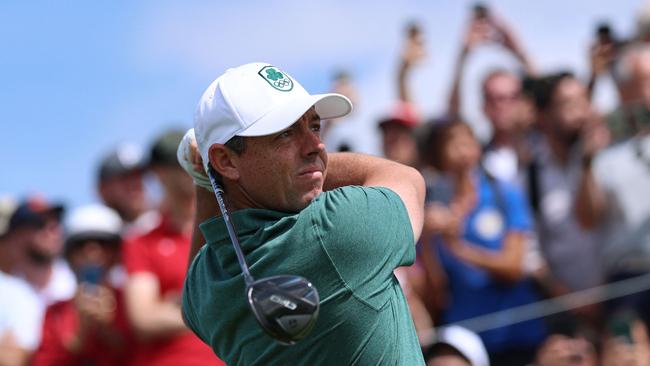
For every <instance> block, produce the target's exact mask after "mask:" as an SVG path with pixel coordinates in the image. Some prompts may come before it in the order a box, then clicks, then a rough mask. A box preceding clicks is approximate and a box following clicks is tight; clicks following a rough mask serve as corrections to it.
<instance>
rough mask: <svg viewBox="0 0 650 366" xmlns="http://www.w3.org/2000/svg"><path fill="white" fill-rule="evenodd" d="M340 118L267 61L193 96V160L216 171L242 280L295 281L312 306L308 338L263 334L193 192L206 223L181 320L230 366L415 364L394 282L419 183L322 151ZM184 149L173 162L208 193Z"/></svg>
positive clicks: (359, 158) (326, 98)
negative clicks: (305, 286)
mask: <svg viewBox="0 0 650 366" xmlns="http://www.w3.org/2000/svg"><path fill="white" fill-rule="evenodd" d="M351 110H352V105H351V103H350V101H349V100H348V99H347V98H346V97H344V96H342V95H339V94H323V95H310V94H308V93H307V92H306V91H305V89H303V87H302V86H301V85H300V84H298V82H297V81H296V80H295V79H293V78H292V77H290V76H289V75H288V74H286V73H285V72H284V71H283V70H281V69H279V68H278V67H275V66H272V65H269V64H265V63H251V64H246V65H243V66H240V67H237V68H234V69H230V70H228V71H226V72H225V73H224V74H223V75H221V76H220V77H219V78H217V79H216V80H215V81H214V82H213V83H212V84H211V85H210V86H209V87H208V88H207V90H206V91H205V92H204V94H203V96H202V97H201V100H200V102H199V105H198V109H197V112H196V115H195V128H194V130H195V136H196V143H197V144H198V151H199V152H200V157H201V158H202V161H203V164H204V168H207V166H208V164H210V165H211V166H212V168H213V169H214V170H215V171H216V173H218V174H217V180H218V181H219V182H220V185H221V186H222V187H223V188H224V191H225V196H224V197H225V203H226V206H227V207H228V210H229V211H230V216H231V218H232V222H233V223H234V226H235V229H236V234H237V236H238V238H239V241H240V243H241V246H242V249H243V252H244V254H245V257H246V261H247V262H248V264H249V266H250V270H251V273H252V275H253V276H254V277H255V278H256V279H260V278H265V277H271V276H275V275H281V274H282V275H297V276H302V277H304V278H306V279H308V280H309V281H311V282H312V284H313V285H314V286H315V287H316V288H317V289H318V292H319V294H320V301H321V302H320V304H321V305H320V313H319V314H318V318H317V321H316V324H315V327H314V329H313V330H312V331H311V333H310V334H309V335H308V336H307V337H306V338H304V339H302V340H301V341H299V342H298V343H297V344H295V345H292V346H284V345H281V344H280V343H278V342H276V341H275V340H274V339H273V338H271V337H270V336H268V335H267V334H266V333H265V332H264V330H263V329H262V328H261V327H260V326H259V325H258V323H257V322H256V319H255V317H254V316H253V313H252V311H251V308H250V307H249V304H248V300H247V297H246V293H245V289H246V284H245V282H244V276H243V275H242V272H241V269H240V267H239V265H238V262H237V258H236V255H235V251H234V250H233V246H232V244H231V241H230V239H229V236H228V232H227V229H226V225H225V223H224V221H223V218H222V217H221V216H219V215H218V214H219V209H218V205H217V203H216V200H215V197H214V194H213V193H211V192H209V191H208V190H206V189H204V188H201V187H197V216H196V221H197V223H196V224H197V225H198V223H199V222H201V221H202V220H203V219H206V220H205V221H204V222H203V223H201V225H200V232H201V233H202V237H201V236H200V235H195V239H194V242H193V245H195V251H198V253H197V254H196V257H195V258H194V260H193V262H192V263H191V265H190V268H189V271H188V274H187V279H186V282H185V288H184V293H183V316H184V318H185V321H186V323H187V325H188V326H189V327H190V328H191V329H192V330H193V331H194V333H196V334H197V335H198V336H199V337H200V338H201V339H202V340H203V341H204V342H205V343H207V344H208V345H210V346H211V347H212V349H213V350H214V352H215V353H216V354H217V355H218V356H219V358H221V359H222V360H224V361H225V362H226V363H227V364H228V365H231V366H232V365H247V366H251V365H265V366H268V365H372V366H375V365H424V361H423V358H422V353H421V351H420V346H419V344H418V340H417V337H416V334H415V330H414V326H413V321H412V320H411V316H410V314H409V310H408V307H407V304H406V300H405V298H404V295H403V293H402V290H401V289H400V286H399V284H398V282H397V280H396V279H395V277H394V276H393V270H394V269H395V268H397V267H399V266H408V265H410V264H412V263H413V261H414V260H415V245H414V244H415V241H416V240H417V238H418V237H419V235H420V231H421V228H422V220H423V204H424V191H425V188H424V181H423V179H422V177H421V175H420V174H419V173H418V172H417V171H416V170H415V169H412V168H410V167H407V166H404V165H401V164H398V163H394V162H391V161H388V160H384V159H380V158H376V157H370V156H365V155H360V154H351V153H340V154H329V155H328V154H327V153H326V152H325V145H324V144H323V142H322V141H321V139H320V130H321V120H324V119H331V118H337V117H341V116H344V115H346V114H348V113H349V112H350V111H351ZM186 137H187V135H186ZM186 140H187V139H186ZM191 145H192V144H191V141H190V142H188V141H185V142H184V143H182V144H181V147H180V148H179V160H180V161H181V165H183V166H184V167H185V169H186V170H187V171H188V172H189V173H190V175H192V176H193V177H194V178H195V183H197V184H198V185H201V186H203V187H206V188H208V187H209V184H207V183H206V177H205V175H204V172H203V169H200V166H197V164H196V163H197V160H196V159H194V158H192V154H191V153H187V151H188V149H190V148H188V146H191ZM192 163H194V165H192ZM215 215H217V216H215ZM210 217H211V218H210ZM195 233H197V234H198V231H196V232H195ZM203 239H204V240H205V243H206V244H205V245H203V246H202V247H201V244H200V243H201V242H202V240H203ZM199 247H200V249H198V248H199ZM193 253H194V251H193ZM193 253H192V254H193Z"/></svg>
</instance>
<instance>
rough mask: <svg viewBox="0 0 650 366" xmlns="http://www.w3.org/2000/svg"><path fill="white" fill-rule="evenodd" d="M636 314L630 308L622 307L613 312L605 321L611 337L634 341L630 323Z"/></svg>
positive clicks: (635, 317) (629, 341) (634, 319)
mask: <svg viewBox="0 0 650 366" xmlns="http://www.w3.org/2000/svg"><path fill="white" fill-rule="evenodd" d="M636 319H638V316H637V315H636V313H635V312H634V311H633V310H632V309H624V310H620V311H617V312H615V313H614V314H612V316H611V317H610V318H609V321H608V322H607V328H608V330H609V333H610V334H611V336H612V337H614V338H617V339H620V340H622V341H623V342H625V343H630V344H631V343H634V341H633V339H632V324H633V323H634V321H636Z"/></svg>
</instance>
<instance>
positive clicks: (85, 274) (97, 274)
mask: <svg viewBox="0 0 650 366" xmlns="http://www.w3.org/2000/svg"><path fill="white" fill-rule="evenodd" d="M77 277H78V279H79V282H80V283H86V284H89V285H95V286H96V285H99V284H100V283H101V282H102V278H103V277H104V268H102V267H101V266H98V265H86V266H83V267H81V268H80V269H79V271H78V273H77Z"/></svg>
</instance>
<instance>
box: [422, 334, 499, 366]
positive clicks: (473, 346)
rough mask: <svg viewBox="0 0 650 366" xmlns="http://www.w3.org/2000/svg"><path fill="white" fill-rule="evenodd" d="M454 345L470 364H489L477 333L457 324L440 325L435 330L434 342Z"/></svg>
mask: <svg viewBox="0 0 650 366" xmlns="http://www.w3.org/2000/svg"><path fill="white" fill-rule="evenodd" d="M441 343H443V344H448V345H450V346H452V347H454V348H455V349H456V350H458V352H460V353H461V354H462V355H463V356H464V357H465V358H467V359H468V360H469V362H470V364H471V365H472V366H490V358H489V357H488V353H487V350H486V349H485V346H484V345H483V341H482V340H481V338H480V337H479V336H478V334H476V333H474V332H472V331H471V330H469V329H466V328H463V327H460V326H458V325H450V326H446V327H442V328H441V329H440V330H438V331H437V332H436V342H435V343H434V346H435V345H436V344H441Z"/></svg>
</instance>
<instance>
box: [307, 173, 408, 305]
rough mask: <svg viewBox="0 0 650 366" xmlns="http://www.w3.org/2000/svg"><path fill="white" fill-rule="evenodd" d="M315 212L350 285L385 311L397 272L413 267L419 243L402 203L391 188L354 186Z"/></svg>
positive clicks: (330, 196)
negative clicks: (394, 273)
mask: <svg viewBox="0 0 650 366" xmlns="http://www.w3.org/2000/svg"><path fill="white" fill-rule="evenodd" d="M318 201H319V202H318V204H317V205H312V206H310V207H312V208H313V212H312V214H313V223H314V228H315V229H316V230H317V231H318V237H319V240H320V241H321V243H322V245H323V247H324V250H325V252H326V253H327V255H328V256H329V257H330V260H331V261H332V263H333V265H334V267H335V268H336V270H337V271H338V273H339V275H340V276H341V278H342V279H343V281H344V282H345V283H346V285H347V286H348V287H349V288H350V289H351V290H352V291H353V292H354V293H355V294H356V295H357V296H358V297H360V298H362V299H363V300H364V301H366V302H367V303H369V304H370V305H372V306H373V307H376V308H379V307H381V306H382V305H383V304H384V303H385V301H386V300H387V298H386V297H387V295H388V291H382V290H383V289H385V288H386V287H388V286H390V285H391V284H392V281H393V280H394V278H393V270H394V269H395V268H397V267H400V266H407V265H411V264H413V261H414V260H415V239H414V236H413V229H412V226H411V222H410V219H409V216H408V213H407V211H406V207H405V206H404V203H403V202H402V200H401V198H400V197H399V196H398V195H397V194H396V193H395V192H393V191H391V190H390V189H388V188H382V187H358V186H349V187H343V188H339V189H336V190H334V191H330V192H327V193H325V194H323V195H321V196H320V197H319V200H318Z"/></svg>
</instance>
